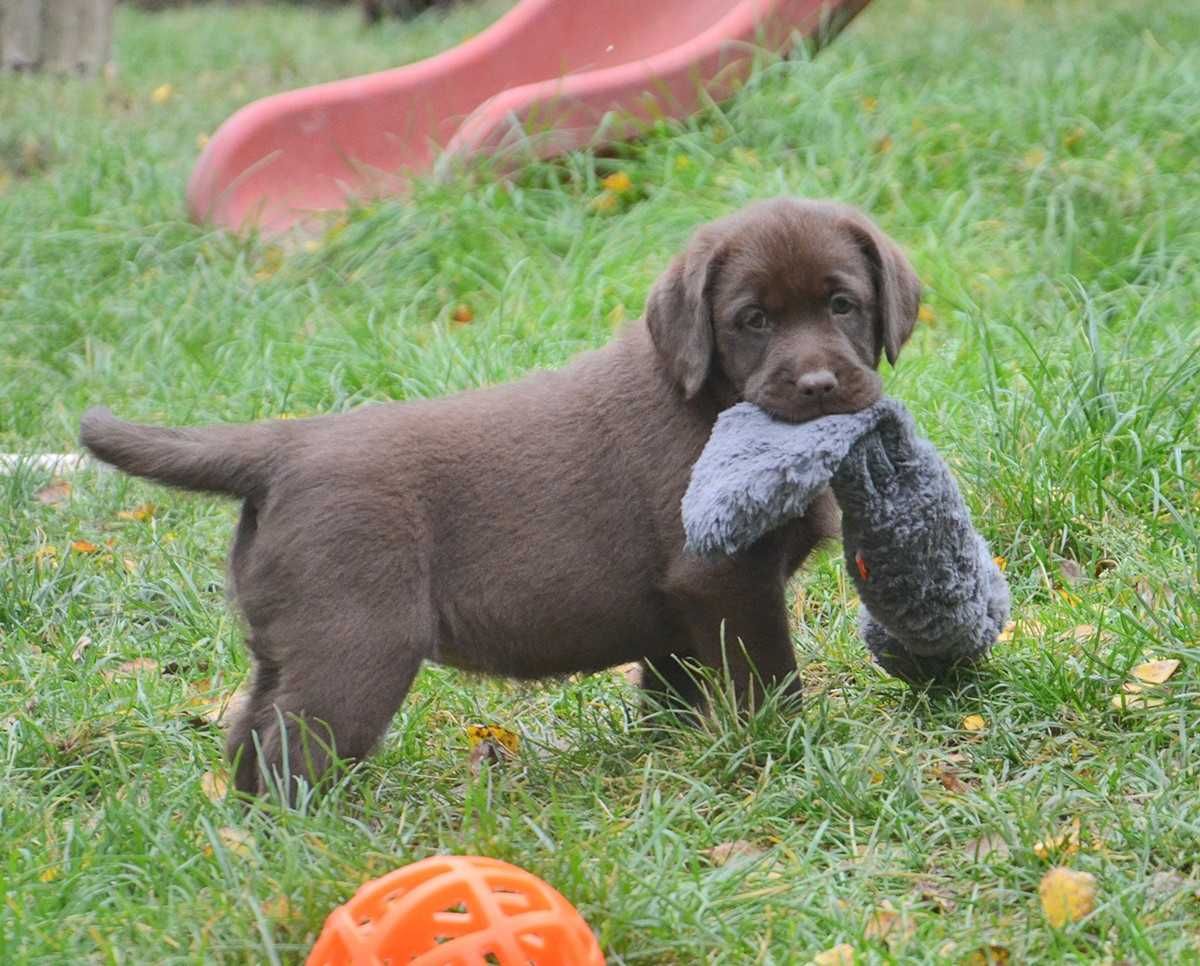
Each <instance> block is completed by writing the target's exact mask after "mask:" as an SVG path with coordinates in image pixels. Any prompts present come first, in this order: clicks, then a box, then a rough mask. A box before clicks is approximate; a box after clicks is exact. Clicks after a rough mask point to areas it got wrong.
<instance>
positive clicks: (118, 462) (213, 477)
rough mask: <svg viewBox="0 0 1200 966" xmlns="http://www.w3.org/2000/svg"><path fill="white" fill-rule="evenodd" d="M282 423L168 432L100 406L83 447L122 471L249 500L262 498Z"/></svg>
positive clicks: (88, 417) (85, 429)
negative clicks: (116, 415) (127, 418)
mask: <svg viewBox="0 0 1200 966" xmlns="http://www.w3.org/2000/svg"><path fill="white" fill-rule="evenodd" d="M282 432H283V428H282V426H281V425H280V424H278V423H254V424H251V425H248V426H201V427H192V428H187V429H167V428H165V427H161V426H144V425H141V424H139V423H127V422H125V421H124V420H121V419H117V418H116V417H115V416H114V415H113V414H112V413H111V412H109V410H107V409H105V408H104V407H103V406H95V407H93V408H91V409H89V410H88V411H87V412H86V413H84V414H83V419H82V420H81V421H80V427H79V439H80V442H82V443H83V445H84V446H85V447H86V448H87V449H88V450H89V451H90V452H91V453H92V454H93V455H94V456H96V457H97V458H98V459H101V460H103V461H104V462H105V463H111V464H112V465H113V466H115V467H117V469H120V470H124V471H125V472H126V473H132V474H133V475H134V476H144V477H146V478H147V479H151V480H157V481H158V482H159V483H166V484H167V485H169V486H180V487H184V488H186V489H189V490H204V491H206V492H209V493H225V494H228V495H230V496H240V497H244V498H248V497H254V496H261V495H262V494H263V492H264V491H265V489H266V485H267V478H268V471H269V469H270V465H271V463H272V461H273V459H274V458H275V457H276V456H277V455H278V447H279V444H280V443H282V442H283V438H282V435H281V434H282Z"/></svg>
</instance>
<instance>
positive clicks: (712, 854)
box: [700, 839, 763, 867]
mask: <svg viewBox="0 0 1200 966" xmlns="http://www.w3.org/2000/svg"><path fill="white" fill-rule="evenodd" d="M700 854H701V855H703V856H705V857H706V858H707V859H708V861H709V862H711V863H712V864H713V865H715V866H717V867H720V866H722V865H728V864H729V863H730V862H736V861H738V860H740V859H756V858H758V857H759V856H760V855H762V854H763V850H762V849H760V848H759V847H758V846H757V845H755V844H754V843H753V842H747V841H746V840H745V839H735V840H734V841H732V842H721V843H720V844H718V845H714V846H713V847H712V848H711V849H705V850H704V851H703V852H701V853H700Z"/></svg>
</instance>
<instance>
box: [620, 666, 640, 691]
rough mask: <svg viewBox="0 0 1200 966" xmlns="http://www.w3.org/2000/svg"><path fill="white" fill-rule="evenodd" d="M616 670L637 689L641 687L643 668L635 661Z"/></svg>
mask: <svg viewBox="0 0 1200 966" xmlns="http://www.w3.org/2000/svg"><path fill="white" fill-rule="evenodd" d="M614 670H615V671H616V672H617V673H618V674H619V675H621V677H623V678H624V679H625V680H626V681H628V682H629V683H630V684H632V685H633V686H634V687H635V688H636V687H640V686H641V684H642V666H641V664H639V663H638V662H637V661H634V662H633V663H632V664H622V665H620V666H619V667H617V668H615V669H614Z"/></svg>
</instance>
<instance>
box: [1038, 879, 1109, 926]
mask: <svg viewBox="0 0 1200 966" xmlns="http://www.w3.org/2000/svg"><path fill="white" fill-rule="evenodd" d="M1096 892H1097V887H1096V877H1095V876H1093V875H1090V874H1089V873H1087V872H1076V871H1075V870H1074V869H1068V868H1065V867H1063V866H1056V867H1055V868H1053V869H1051V870H1050V871H1049V872H1047V873H1046V874H1045V875H1044V876H1042V881H1041V884H1040V885H1039V886H1038V895H1040V896H1041V899H1042V912H1043V913H1044V914H1045V916H1046V921H1047V922H1049V923H1050V925H1051V926H1053V927H1054V928H1055V929H1061V928H1062V927H1063V926H1065V925H1066V924H1067V923H1069V922H1078V921H1079V920H1080V919H1082V918H1083V917H1084V916H1086V915H1088V914H1089V913H1090V912H1091V911H1092V910H1093V909H1094V908H1095V907H1096Z"/></svg>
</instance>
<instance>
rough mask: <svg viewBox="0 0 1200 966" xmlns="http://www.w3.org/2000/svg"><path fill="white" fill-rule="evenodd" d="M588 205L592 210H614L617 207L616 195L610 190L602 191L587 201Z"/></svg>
mask: <svg viewBox="0 0 1200 966" xmlns="http://www.w3.org/2000/svg"><path fill="white" fill-rule="evenodd" d="M589 205H590V207H591V209H592V210H593V211H600V212H610V211H614V210H616V207H617V196H616V195H615V194H614V193H613V192H611V191H602V192H601V193H600V194H598V195H596V197H595V198H593V199H592V200H591V201H590V202H589Z"/></svg>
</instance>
